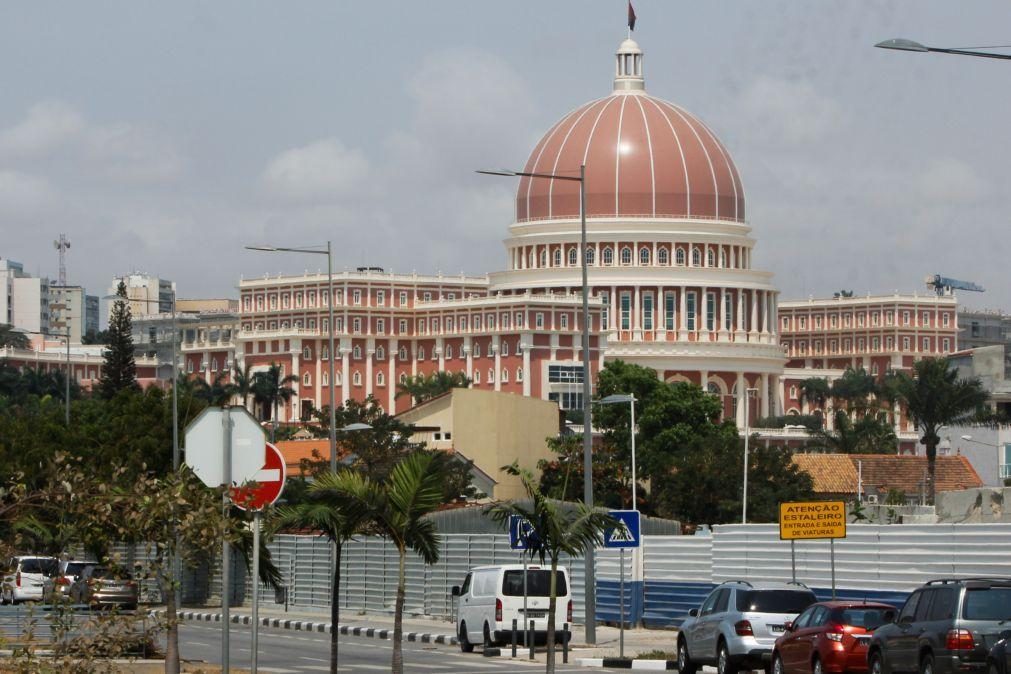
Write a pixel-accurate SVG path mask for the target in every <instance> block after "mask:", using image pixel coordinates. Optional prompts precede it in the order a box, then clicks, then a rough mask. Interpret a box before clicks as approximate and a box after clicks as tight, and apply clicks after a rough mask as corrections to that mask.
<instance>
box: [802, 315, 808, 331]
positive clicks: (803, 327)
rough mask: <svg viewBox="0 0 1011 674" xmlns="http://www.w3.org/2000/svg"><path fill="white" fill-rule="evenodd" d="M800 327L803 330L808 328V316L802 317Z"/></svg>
mask: <svg viewBox="0 0 1011 674" xmlns="http://www.w3.org/2000/svg"><path fill="white" fill-rule="evenodd" d="M800 329H801V330H806V329H807V318H806V317H805V316H801V317H800Z"/></svg>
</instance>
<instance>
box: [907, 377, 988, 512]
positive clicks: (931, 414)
mask: <svg viewBox="0 0 1011 674" xmlns="http://www.w3.org/2000/svg"><path fill="white" fill-rule="evenodd" d="M895 387H896V392H897V393H898V396H899V398H900V400H901V401H902V403H903V404H904V405H905V408H906V413H907V414H908V415H909V418H910V419H912V420H913V423H914V424H916V427H917V428H918V429H919V431H920V433H921V434H922V437H921V438H920V442H922V443H923V445H924V447H926V448H927V502H928V503H929V504H933V503H934V493H935V480H934V477H935V471H936V462H937V445H938V444H939V443H940V442H941V438H940V436H938V434H937V432H938V430H939V429H940V428H941V426H952V425H956V424H961V423H966V422H969V421H972V420H973V418H974V417H976V416H977V415H978V414H979V413H980V411H981V410H982V408H983V406H984V405H985V404H986V401H987V393H986V391H985V390H984V388H983V385H982V384H981V383H980V381H979V379H977V378H972V379H960V378H959V376H958V370H956V369H954V368H952V367H950V366H949V364H948V361H947V360H945V359H943V358H924V359H922V360H918V361H916V362H915V363H913V371H912V373H906V372H900V373H899V374H898V375H897V379H896V381H895Z"/></svg>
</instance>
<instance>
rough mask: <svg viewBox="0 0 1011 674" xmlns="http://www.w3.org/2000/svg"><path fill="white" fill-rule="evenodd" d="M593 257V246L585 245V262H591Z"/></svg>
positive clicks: (588, 263)
mask: <svg viewBox="0 0 1011 674" xmlns="http://www.w3.org/2000/svg"><path fill="white" fill-rule="evenodd" d="M595 259H596V257H595V255H594V251H593V248H591V247H590V246H587V247H586V264H587V265H591V264H593V263H594V260H595Z"/></svg>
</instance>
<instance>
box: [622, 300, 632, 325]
mask: <svg viewBox="0 0 1011 674" xmlns="http://www.w3.org/2000/svg"><path fill="white" fill-rule="evenodd" d="M621 329H622V330H631V329H632V293H622V294H621Z"/></svg>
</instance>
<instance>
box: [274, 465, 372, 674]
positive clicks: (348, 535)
mask: <svg viewBox="0 0 1011 674" xmlns="http://www.w3.org/2000/svg"><path fill="white" fill-rule="evenodd" d="M324 475H333V473H326V474H324ZM321 477H322V476H321ZM328 484H329V482H328V481H327V480H325V479H320V480H317V481H315V482H313V483H311V484H309V485H308V489H307V492H306V494H305V496H304V500H303V501H302V502H300V503H298V504H296V505H289V506H282V507H280V508H278V509H277V515H276V518H277V519H276V522H275V526H277V527H281V528H284V527H292V528H298V529H310V530H312V531H319V532H320V533H321V534H322V535H323V536H325V537H326V538H327V539H328V540H329V541H330V542H331V543H333V545H334V552H335V555H336V564H334V568H333V583H332V584H331V588H332V593H331V596H330V624H331V625H335V626H336V625H338V624H339V623H340V587H341V553H342V552H343V549H344V545H345V544H346V543H347V542H348V541H350V540H352V539H353V538H354V537H355V536H356V535H358V534H360V533H368V532H367V530H366V526H367V525H368V522H367V521H366V520H365V519H364V517H365V513H364V512H363V511H362V510H361V509H357V510H347V509H344V508H343V507H342V506H343V500H342V498H343V497H342V496H340V495H338V494H336V493H335V492H334V491H333V490H332V489H330V488H329V486H327V485H328ZM339 634H340V631H339V630H337V629H336V628H335V629H332V630H330V671H331V672H333V673H336V672H337V671H338V669H337V664H338V661H339V647H338V635H339Z"/></svg>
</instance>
